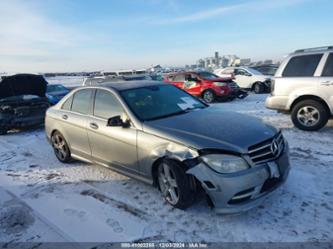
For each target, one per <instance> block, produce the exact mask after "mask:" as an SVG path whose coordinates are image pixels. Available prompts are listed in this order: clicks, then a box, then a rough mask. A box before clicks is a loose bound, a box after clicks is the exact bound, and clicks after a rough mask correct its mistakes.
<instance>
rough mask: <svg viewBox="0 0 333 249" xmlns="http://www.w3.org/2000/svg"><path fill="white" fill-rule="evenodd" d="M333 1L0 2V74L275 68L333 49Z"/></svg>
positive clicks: (37, 0) (108, 0)
mask: <svg viewBox="0 0 333 249" xmlns="http://www.w3.org/2000/svg"><path fill="white" fill-rule="evenodd" d="M332 13H333V1H332V0H204V1H203V0H94V1H92V0H1V1H0V72H62V71H92V70H120V69H129V68H136V69H139V68H146V67H149V66H151V65H156V64H161V65H163V66H182V65H185V64H194V63H195V62H196V61H197V60H198V59H199V58H202V57H207V56H213V54H214V52H215V51H218V52H219V53H220V54H236V55H238V56H239V57H241V58H251V59H252V60H263V59H273V60H280V59H282V58H283V56H285V55H286V54H288V53H290V52H292V51H294V50H295V49H300V48H307V47H318V46H326V45H333V28H332V24H333V14H332Z"/></svg>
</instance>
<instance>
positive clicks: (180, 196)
mask: <svg viewBox="0 0 333 249" xmlns="http://www.w3.org/2000/svg"><path fill="white" fill-rule="evenodd" d="M157 176H158V185H159V188H160V190H161V192H162V194H163V196H164V198H165V200H166V201H167V202H168V203H169V204H170V205H172V206H174V207H175V208H180V209H185V208H187V207H189V206H190V205H191V204H192V203H193V201H194V195H195V184H194V183H193V179H192V178H191V176H189V175H187V174H186V173H185V171H184V170H183V169H182V167H181V165H180V164H179V163H177V162H175V161H172V160H163V161H162V162H161V164H160V165H159V166H158V175H157Z"/></svg>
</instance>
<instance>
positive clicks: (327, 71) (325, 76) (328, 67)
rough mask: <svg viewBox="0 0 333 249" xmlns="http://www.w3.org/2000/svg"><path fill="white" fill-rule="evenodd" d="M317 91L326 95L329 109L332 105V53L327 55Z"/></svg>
mask: <svg viewBox="0 0 333 249" xmlns="http://www.w3.org/2000/svg"><path fill="white" fill-rule="evenodd" d="M318 87H319V91H320V92H321V93H323V95H324V96H325V97H326V99H327V101H328V102H329V105H330V106H331V109H332V107H333V53H330V54H329V55H328V57H327V60H326V64H325V66H324V68H323V71H322V74H321V77H320V81H319V86H318Z"/></svg>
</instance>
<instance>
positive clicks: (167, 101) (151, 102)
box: [121, 85, 206, 121]
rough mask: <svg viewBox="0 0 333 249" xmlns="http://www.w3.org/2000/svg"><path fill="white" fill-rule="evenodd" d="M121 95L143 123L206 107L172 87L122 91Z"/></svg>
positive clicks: (162, 86)
mask: <svg viewBox="0 0 333 249" xmlns="http://www.w3.org/2000/svg"><path fill="white" fill-rule="evenodd" d="M121 95H122V97H123V98H124V100H125V102H126V103H127V104H128V106H129V107H130V108H131V110H132V111H133V112H134V114H135V115H136V116H137V117H138V118H139V119H140V120H143V121H148V120H154V119H160V118H165V117H169V116H173V115H178V114H182V113H186V112H188V111H190V110H194V109H201V108H205V107H206V105H205V104H203V103H202V102H200V101H199V100H197V99H195V98H194V97H192V96H191V95H189V94H187V93H185V92H183V91H182V90H180V89H178V88H177V87H174V86H171V85H161V86H148V87H142V88H136V89H130V90H124V91H121Z"/></svg>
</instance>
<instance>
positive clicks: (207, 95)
mask: <svg viewBox="0 0 333 249" xmlns="http://www.w3.org/2000/svg"><path fill="white" fill-rule="evenodd" d="M203 99H204V100H205V101H206V102H207V103H212V102H213V101H214V93H212V92H211V91H206V92H204V94H203Z"/></svg>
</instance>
